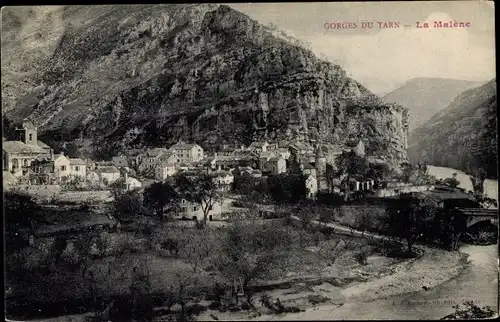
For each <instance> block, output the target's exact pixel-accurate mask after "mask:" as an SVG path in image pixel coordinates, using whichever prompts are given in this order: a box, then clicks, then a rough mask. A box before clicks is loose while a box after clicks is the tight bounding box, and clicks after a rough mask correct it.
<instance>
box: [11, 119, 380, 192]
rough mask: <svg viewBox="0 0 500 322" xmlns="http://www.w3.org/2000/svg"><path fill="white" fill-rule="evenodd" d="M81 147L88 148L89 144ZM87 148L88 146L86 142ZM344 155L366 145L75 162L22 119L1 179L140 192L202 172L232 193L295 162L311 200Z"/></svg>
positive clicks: (191, 150)
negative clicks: (148, 184) (237, 182)
mask: <svg viewBox="0 0 500 322" xmlns="http://www.w3.org/2000/svg"><path fill="white" fill-rule="evenodd" d="M80 141H82V142H80V143H81V144H79V146H80V147H81V148H82V149H83V148H86V145H85V144H84V143H85V142H84V141H85V140H80ZM87 145H88V144H87ZM346 151H354V152H355V153H356V154H357V155H359V156H363V157H364V156H365V143H364V141H363V140H359V142H358V144H357V145H356V146H355V147H352V148H345V147H344V148H341V147H339V146H335V145H321V146H318V147H313V146H312V145H311V144H309V143H306V142H297V141H295V142H280V143H269V142H266V141H261V142H253V143H251V144H250V145H249V146H248V147H245V146H229V145H223V146H221V147H220V148H219V149H218V150H217V151H216V152H213V153H206V152H205V151H204V150H203V148H202V147H201V146H200V145H198V144H196V143H185V142H183V141H179V142H177V143H176V144H174V145H172V146H170V147H169V148H166V147H165V148H164V147H159V148H152V149H149V150H147V151H132V150H131V151H126V152H125V153H124V154H121V155H118V156H115V157H113V158H112V160H111V161H97V162H96V161H93V160H91V159H89V158H71V157H68V156H66V155H64V153H58V154H54V151H53V149H52V148H51V147H49V146H48V145H47V144H45V143H43V142H42V141H40V140H38V138H37V128H36V127H35V126H34V124H33V123H32V122H30V121H24V122H23V123H22V126H21V128H19V129H16V140H14V141H8V140H5V139H3V159H2V161H3V162H2V163H3V175H4V183H5V181H12V182H25V183H28V184H64V183H68V182H73V183H78V184H80V183H85V184H87V185H89V186H91V187H94V186H95V187H106V186H109V185H112V184H114V183H117V182H119V183H121V184H123V185H124V187H125V188H126V189H136V188H141V186H142V184H141V182H140V181H139V180H137V179H136V178H134V177H135V176H140V177H143V178H151V179H155V180H157V181H163V180H166V179H167V178H169V177H171V176H173V175H175V174H176V173H178V172H181V171H191V170H196V169H198V170H200V169H203V170H205V171H207V172H210V173H211V174H213V175H214V180H216V182H217V183H218V184H219V186H220V187H221V189H224V190H229V189H230V187H231V184H232V183H233V182H234V176H235V175H247V176H250V177H254V178H260V177H263V176H267V175H278V174H282V173H286V172H287V171H288V170H289V166H290V164H291V158H293V159H294V161H295V164H298V165H299V167H300V169H301V171H302V172H303V173H304V174H305V175H306V186H307V188H308V190H309V196H310V197H311V198H313V197H314V196H315V194H316V193H317V191H318V189H322V187H324V186H325V182H326V179H325V177H326V167H327V164H330V165H332V164H335V160H336V158H337V157H338V156H339V155H341V154H342V153H344V152H346ZM351 181H353V182H350V183H349V184H350V185H351V186H352V187H351V189H353V190H368V189H371V188H372V187H373V184H374V183H373V181H372V180H368V181H366V180H365V181H366V182H365V181H363V180H361V179H360V180H357V179H355V178H351Z"/></svg>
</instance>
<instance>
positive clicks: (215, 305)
mask: <svg viewBox="0 0 500 322" xmlns="http://www.w3.org/2000/svg"><path fill="white" fill-rule="evenodd" d="M220 307H221V303H220V302H219V301H213V302H212V303H210V305H209V306H208V308H209V309H210V310H218V309H219V308H220Z"/></svg>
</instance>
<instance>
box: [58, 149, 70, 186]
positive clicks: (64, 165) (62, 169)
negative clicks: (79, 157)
mask: <svg viewBox="0 0 500 322" xmlns="http://www.w3.org/2000/svg"><path fill="white" fill-rule="evenodd" d="M54 174H55V176H56V177H57V179H58V180H67V179H69V177H70V175H71V162H70V160H69V158H67V157H66V156H65V155H64V154H63V153H61V154H57V155H55V156H54Z"/></svg>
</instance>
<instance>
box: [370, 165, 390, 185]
mask: <svg viewBox="0 0 500 322" xmlns="http://www.w3.org/2000/svg"><path fill="white" fill-rule="evenodd" d="M389 173H390V169H389V166H388V165H387V164H386V163H370V164H369V165H368V172H367V176H368V177H370V178H372V179H374V180H377V181H383V180H384V179H385V178H387V176H388V175H389Z"/></svg>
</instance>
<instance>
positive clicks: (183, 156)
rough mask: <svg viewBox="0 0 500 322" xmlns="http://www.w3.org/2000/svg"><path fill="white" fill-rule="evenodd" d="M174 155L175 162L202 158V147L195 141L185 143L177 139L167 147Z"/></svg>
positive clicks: (188, 161) (189, 161)
mask: <svg viewBox="0 0 500 322" xmlns="http://www.w3.org/2000/svg"><path fill="white" fill-rule="evenodd" d="M168 151H169V152H172V153H173V154H174V155H175V158H176V160H175V162H177V163H191V162H199V161H201V160H203V158H204V155H203V149H202V148H201V146H199V145H198V144H196V143H192V144H187V143H184V142H183V141H179V142H177V143H176V144H174V145H172V146H171V147H170V148H169V149H168Z"/></svg>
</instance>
